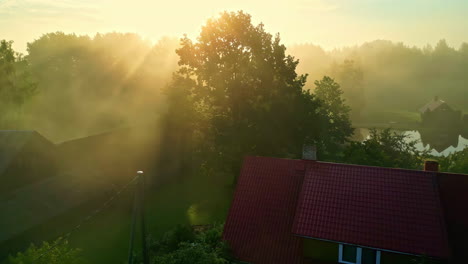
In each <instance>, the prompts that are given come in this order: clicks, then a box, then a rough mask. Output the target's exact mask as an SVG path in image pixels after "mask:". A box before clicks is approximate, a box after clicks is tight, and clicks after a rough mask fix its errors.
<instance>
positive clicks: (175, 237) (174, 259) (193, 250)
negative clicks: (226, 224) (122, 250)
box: [149, 225, 232, 264]
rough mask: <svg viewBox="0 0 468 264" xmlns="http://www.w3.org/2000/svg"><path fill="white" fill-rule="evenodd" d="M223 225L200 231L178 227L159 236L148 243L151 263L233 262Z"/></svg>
mask: <svg viewBox="0 0 468 264" xmlns="http://www.w3.org/2000/svg"><path fill="white" fill-rule="evenodd" d="M222 231H223V225H214V226H213V227H210V228H208V229H206V230H203V231H194V230H193V228H192V227H190V226H178V227H176V228H175V229H173V230H171V231H169V232H167V233H166V234H164V235H163V237H162V238H161V239H158V240H153V241H151V242H150V248H149V251H150V259H151V263H152V264H185V263H191V264H223V263H232V259H231V255H230V252H229V247H228V246H227V244H226V243H225V242H224V241H222V239H221V236H222Z"/></svg>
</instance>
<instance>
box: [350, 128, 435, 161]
mask: <svg viewBox="0 0 468 264" xmlns="http://www.w3.org/2000/svg"><path fill="white" fill-rule="evenodd" d="M416 143H417V141H411V140H408V139H407V137H406V136H405V135H404V134H398V133H396V132H392V131H391V130H390V129H385V130H383V131H381V132H379V131H377V130H376V129H371V131H370V137H369V139H367V140H365V141H363V142H356V141H353V142H351V143H350V144H349V145H348V146H347V147H346V148H345V150H344V157H343V161H344V162H345V163H351V164H360V165H370V166H379V167H390V168H406V169H421V167H422V164H423V162H424V158H425V157H427V155H428V154H427V151H419V150H418V149H417V148H416Z"/></svg>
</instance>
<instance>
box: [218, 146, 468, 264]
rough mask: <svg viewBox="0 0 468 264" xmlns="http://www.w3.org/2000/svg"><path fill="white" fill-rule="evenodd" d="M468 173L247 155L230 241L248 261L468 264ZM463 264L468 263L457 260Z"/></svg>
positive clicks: (433, 166)
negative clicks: (433, 263) (424, 259)
mask: <svg viewBox="0 0 468 264" xmlns="http://www.w3.org/2000/svg"><path fill="white" fill-rule="evenodd" d="M467 189H468V175H457V174H447V173H439V172H438V164H437V163H435V162H427V163H426V169H425V171H416V170H406V169H391V168H382V167H370V166H360V165H350V164H338V163H328V162H320V161H316V160H315V155H308V159H302V160H292V159H281V158H269V157H246V158H245V160H244V164H243V167H242V171H241V174H240V177H239V179H238V184H237V187H236V190H235V194H234V198H233V201H232V204H231V208H230V210H229V214H228V217H227V220H226V223H225V228H224V233H223V238H224V239H225V240H226V241H227V242H228V243H229V245H230V246H231V248H232V252H233V254H234V256H235V257H237V258H238V259H239V260H241V261H244V262H246V263H255V264H262V263H269V264H273V263H314V264H315V263H345V264H371V263H372V264H393V263H402V264H404V263H408V264H409V263H417V262H414V261H415V260H420V259H421V258H424V257H427V258H430V259H432V260H435V261H437V262H440V263H445V262H448V261H451V263H464V262H465V261H466V259H467V258H466V257H468V253H466V252H468V250H467V249H468V210H467V209H468V196H467V193H466V190H467ZM460 260H461V261H460Z"/></svg>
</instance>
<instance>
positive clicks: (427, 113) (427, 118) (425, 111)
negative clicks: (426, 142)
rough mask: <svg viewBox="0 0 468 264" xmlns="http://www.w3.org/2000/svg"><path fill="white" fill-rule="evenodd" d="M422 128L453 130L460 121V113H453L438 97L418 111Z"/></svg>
mask: <svg viewBox="0 0 468 264" xmlns="http://www.w3.org/2000/svg"><path fill="white" fill-rule="evenodd" d="M419 112H420V114H421V120H422V125H423V127H433V128H453V127H457V128H458V126H459V124H460V121H461V111H455V110H454V109H452V108H451V107H450V106H449V105H448V104H447V103H446V102H445V101H443V100H440V99H439V97H438V96H436V97H434V99H433V100H431V101H430V102H428V103H427V104H426V105H424V106H423V107H422V108H420V109H419Z"/></svg>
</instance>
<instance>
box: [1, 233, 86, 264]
mask: <svg viewBox="0 0 468 264" xmlns="http://www.w3.org/2000/svg"><path fill="white" fill-rule="evenodd" d="M80 252H81V250H80V249H75V248H71V247H70V245H69V244H68V242H67V241H66V240H63V239H61V238H59V239H57V240H56V241H54V242H53V243H48V242H43V243H42V245H41V246H40V247H37V246H35V245H31V246H30V247H29V248H28V249H27V250H25V251H24V252H19V253H17V254H16V256H10V257H9V259H8V261H7V263H6V264H84V263H85V261H84V260H83V258H82V257H81V256H80Z"/></svg>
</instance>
